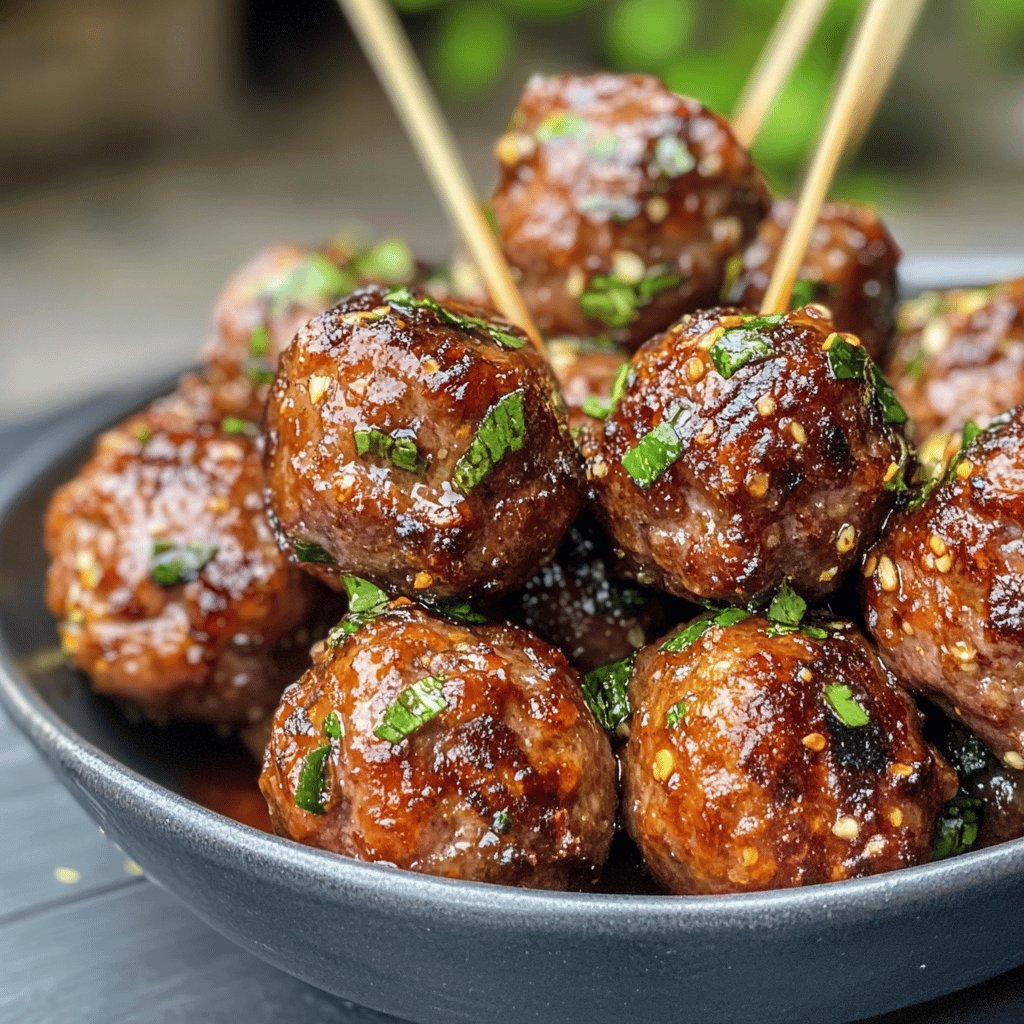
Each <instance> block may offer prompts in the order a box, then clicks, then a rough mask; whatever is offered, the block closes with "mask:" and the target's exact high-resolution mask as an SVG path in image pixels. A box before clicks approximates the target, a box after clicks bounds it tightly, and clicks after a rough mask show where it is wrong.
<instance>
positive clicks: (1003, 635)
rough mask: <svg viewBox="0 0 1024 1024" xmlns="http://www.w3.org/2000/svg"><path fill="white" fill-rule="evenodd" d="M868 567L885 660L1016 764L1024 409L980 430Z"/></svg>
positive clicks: (1023, 624)
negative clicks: (940, 481) (935, 487)
mask: <svg viewBox="0 0 1024 1024" xmlns="http://www.w3.org/2000/svg"><path fill="white" fill-rule="evenodd" d="M915 505H916V507H910V508H908V509H907V510H906V511H904V512H902V513H900V514H899V515H897V516H894V517H893V519H892V521H891V522H890V523H889V524H888V525H887V529H886V533H885V535H884V536H883V538H882V540H881V541H880V542H879V544H878V545H877V546H876V547H875V548H874V549H873V550H872V551H871V552H869V554H868V556H867V559H866V561H865V564H864V577H865V578H864V579H863V581H862V582H863V586H864V602H865V616H866V620H867V624H868V628H869V629H870V631H871V633H872V635H873V636H874V638H875V642H876V643H877V644H878V647H879V650H880V652H881V655H882V657H883V658H884V659H885V661H886V663H887V664H888V665H889V667H890V668H891V669H892V671H893V672H895V673H896V675H897V676H899V678H900V679H901V680H903V682H905V683H906V684H907V685H908V686H909V687H910V688H911V689H913V690H917V691H919V692H922V693H926V694H928V695H930V696H932V697H934V698H936V699H937V700H938V701H939V702H940V703H941V704H943V705H944V706H945V707H946V708H947V710H949V711H950V712H951V714H952V715H953V716H954V717H956V718H959V719H960V720H962V721H963V722H964V723H965V724H966V725H967V726H968V727H969V728H970V729H971V730H972V731H973V732H975V733H977V735H978V736H980V737H981V739H982V740H984V741H985V743H987V744H988V746H989V747H991V749H992V750H993V751H994V752H995V753H996V754H997V755H998V756H999V757H1001V758H1002V759H1003V760H1004V761H1005V762H1006V764H1008V765H1009V766H1010V767H1012V768H1024V668H1022V666H1024V407H1021V406H1018V407H1017V408H1016V409H1015V410H1014V411H1013V413H1012V414H1011V415H1009V416H1008V417H1007V418H1006V419H1005V420H1004V421H1002V422H1000V421H996V424H995V425H993V426H992V427H990V428H989V429H988V430H987V431H985V432H983V433H981V434H980V435H979V436H978V437H977V438H976V439H975V440H974V441H973V442H972V443H970V444H968V446H967V447H966V448H965V449H964V451H963V452H962V453H961V454H960V455H958V456H957V457H956V458H955V459H954V460H953V461H952V463H951V464H950V468H949V470H948V472H947V474H946V480H945V482H944V483H942V484H941V485H940V486H939V487H938V488H937V489H936V490H935V491H934V493H932V494H931V495H930V496H928V497H927V498H926V499H925V500H923V501H918V502H916V503H915Z"/></svg>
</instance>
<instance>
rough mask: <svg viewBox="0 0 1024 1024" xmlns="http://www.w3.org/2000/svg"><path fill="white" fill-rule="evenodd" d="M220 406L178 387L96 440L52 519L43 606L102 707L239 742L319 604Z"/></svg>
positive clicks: (253, 449)
mask: <svg viewBox="0 0 1024 1024" xmlns="http://www.w3.org/2000/svg"><path fill="white" fill-rule="evenodd" d="M213 405H214V399H213V396H212V395H211V393H210V390H209V388H207V387H206V385H204V384H202V383H200V382H199V381H197V380H196V379H194V378H190V379H186V380H184V381H183V382H182V385H181V386H180V388H179V390H178V391H177V392H176V393H175V394H173V395H171V396H170V397H168V398H165V399H162V400H160V401H158V402H156V403H154V404H153V405H151V406H149V407H148V408H147V409H145V410H144V411H142V412H141V413H139V414H137V415H135V416H132V417H130V418H129V419H128V420H126V421H125V422H124V423H122V424H121V425H119V426H117V427H115V428H114V429H113V430H111V431H109V432H107V433H106V434H104V435H103V436H102V437H101V438H100V439H99V441H98V442H97V445H96V450H95V453H94V454H93V456H92V458H91V459H90V460H89V462H87V463H86V465H85V466H84V467H83V468H82V469H81V471H80V472H79V474H78V475H77V476H76V477H75V479H74V480H72V481H71V482H70V483H68V484H65V485H64V486H63V487H62V488H61V489H60V490H58V491H57V493H56V494H55V495H54V497H53V499H52V501H51V503H50V507H49V511H48V513H47V518H46V547H47V551H48V552H49V555H50V557H51V559H52V562H51V565H50V569H49V574H48V577H47V603H48V604H49V607H50V609H51V610H52V612H53V613H54V615H56V616H57V618H58V619H59V620H60V635H61V641H62V644H63V647H64V650H65V651H66V652H67V654H68V655H69V656H70V658H71V660H72V661H73V663H74V664H75V665H76V666H78V667H79V668H80V669H81V670H82V671H83V672H85V673H86V675H88V676H89V678H90V679H91V680H92V684H93V687H94V689H95V690H96V691H97V692H99V693H103V694H108V695H110V696H114V697H119V698H124V699H126V700H129V701H132V702H134V703H135V704H137V705H138V706H139V708H141V709H142V711H143V713H144V714H145V715H146V716H147V717H149V718H152V719H154V720H157V721H166V720H168V719H177V718H182V719H194V720H198V721H203V722H210V723H215V724H218V725H224V726H241V725H244V724H246V723H249V722H252V721H255V720H257V719H259V718H260V716H261V715H264V714H265V713H266V711H267V710H268V709H269V708H272V707H274V705H275V704H276V703H277V699H278V697H279V696H280V694H281V691H282V689H283V688H284V686H285V684H286V683H287V682H290V681H291V680H292V679H294V678H295V672H296V671H300V670H301V666H303V665H304V664H305V662H306V650H307V649H308V645H309V643H310V642H311V641H312V638H311V637H309V636H307V635H306V630H305V626H304V622H305V619H306V616H307V613H308V612H309V611H310V608H311V606H312V604H313V602H314V600H315V593H316V591H315V586H314V585H313V581H312V580H311V579H309V578H308V577H307V576H306V575H305V574H304V573H301V572H299V571H298V570H296V569H295V568H294V567H292V566H291V565H289V564H288V561H287V559H286V558H285V556H284V555H282V553H281V552H280V551H279V550H278V547H277V544H276V542H275V539H274V534H273V531H272V530H271V528H270V524H269V523H268V522H267V520H266V517H265V515H264V512H263V472H262V466H261V462H260V445H259V440H258V437H256V436H254V435H255V428H253V427H252V425H251V424H249V425H246V424H244V423H243V422H241V421H237V422H234V421H230V420H229V421H225V422H223V423H220V422H218V421H217V420H216V419H214V418H212V408H213Z"/></svg>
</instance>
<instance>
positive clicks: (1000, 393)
mask: <svg viewBox="0 0 1024 1024" xmlns="http://www.w3.org/2000/svg"><path fill="white" fill-rule="evenodd" d="M898 325H899V335H898V338H897V342H896V346H895V349H894V351H893V354H892V358H891V360H890V362H889V365H888V372H889V376H890V379H891V380H892V384H893V387H894V388H895V390H896V394H897V396H898V397H899V399H900V401H901V402H902V403H903V405H904V406H905V407H906V410H907V412H908V414H909V415H910V422H911V427H912V429H913V431H914V435H915V437H916V439H917V441H918V442H919V443H920V444H921V446H922V449H924V448H926V447H929V448H930V447H935V448H937V449H941V448H942V447H944V446H945V444H946V442H947V441H948V440H949V437H950V435H951V434H953V433H955V432H956V431H958V430H960V429H961V427H963V425H964V424H965V423H967V422H968V421H969V420H973V421H975V422H977V423H980V424H982V425H983V426H984V425H985V424H987V423H988V422H989V421H990V420H992V419H993V418H994V417H996V416H998V415H1000V414H1001V413H1004V412H1006V411H1008V410H1009V409H1012V408H1013V407H1014V406H1016V405H1019V404H1020V403H1021V402H1024V278H1021V279H1018V280H1015V281H1008V282H1006V283H1004V284H999V285H992V286H991V287H987V288H956V289H952V290H950V291H944V292H925V293H924V294H923V295H919V296H917V297H916V298H913V299H908V300H907V301H906V302H904V303H902V304H901V305H900V307H899V313H898Z"/></svg>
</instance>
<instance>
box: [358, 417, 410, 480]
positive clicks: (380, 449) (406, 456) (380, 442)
mask: <svg viewBox="0 0 1024 1024" xmlns="http://www.w3.org/2000/svg"><path fill="white" fill-rule="evenodd" d="M352 437H353V439H354V440H355V443H356V454H357V455H358V456H359V457H360V458H365V457H366V456H367V455H369V456H371V457H373V458H376V459H386V460H387V461H388V462H390V463H391V465H392V466H394V467H395V468H396V469H404V470H405V471H406V472H407V473H419V472H420V471H421V470H422V469H423V463H422V461H421V460H420V451H419V448H417V447H416V441H415V439H414V437H413V436H411V434H410V432H409V431H396V432H395V433H393V434H385V433H384V431H382V430H378V429H377V428H376V427H369V428H366V429H361V430H354V431H353V432H352Z"/></svg>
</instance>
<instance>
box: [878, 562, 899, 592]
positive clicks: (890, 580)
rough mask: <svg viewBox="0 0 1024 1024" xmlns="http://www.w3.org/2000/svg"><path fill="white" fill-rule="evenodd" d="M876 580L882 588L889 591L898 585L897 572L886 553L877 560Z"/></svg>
mask: <svg viewBox="0 0 1024 1024" xmlns="http://www.w3.org/2000/svg"><path fill="white" fill-rule="evenodd" d="M878 582H879V584H880V585H881V587H882V589H883V590H887V591H889V592H890V593H891V592H892V591H894V590H895V589H896V588H897V587H898V586H899V585H900V577H899V573H898V572H897V570H896V565H895V563H894V562H893V560H892V559H891V558H890V557H889V556H888V555H882V557H881V558H880V559H879V560H878Z"/></svg>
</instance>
